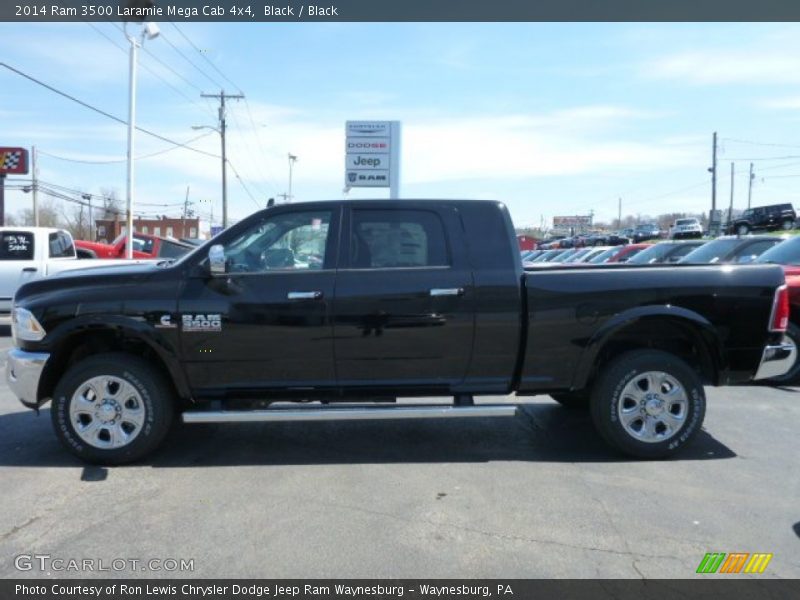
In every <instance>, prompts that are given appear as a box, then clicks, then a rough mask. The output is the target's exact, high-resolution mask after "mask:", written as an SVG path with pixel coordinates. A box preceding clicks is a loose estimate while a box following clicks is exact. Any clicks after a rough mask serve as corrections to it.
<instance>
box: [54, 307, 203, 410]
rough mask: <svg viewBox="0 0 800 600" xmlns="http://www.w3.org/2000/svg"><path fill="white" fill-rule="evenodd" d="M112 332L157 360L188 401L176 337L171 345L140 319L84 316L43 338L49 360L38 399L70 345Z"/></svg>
mask: <svg viewBox="0 0 800 600" xmlns="http://www.w3.org/2000/svg"><path fill="white" fill-rule="evenodd" d="M108 332H111V333H113V334H114V335H115V336H119V337H121V338H123V339H129V340H130V339H133V340H137V341H139V342H142V343H143V344H145V345H146V346H147V347H148V348H149V349H150V350H152V351H153V353H154V354H155V355H156V356H157V357H158V359H159V360H160V361H161V363H162V365H163V366H164V368H165V369H166V371H167V372H168V374H169V377H170V378H171V380H172V382H173V384H174V385H175V389H176V391H177V392H178V395H179V396H180V397H181V398H189V397H190V396H191V392H190V389H189V385H188V382H187V380H186V376H185V374H184V372H183V369H182V367H181V363H180V353H179V348H178V347H177V344H178V340H177V338H176V340H175V342H174V343H173V342H172V341H171V340H169V339H167V337H166V336H164V335H159V332H158V330H156V329H154V328H153V327H152V326H151V325H150V324H148V323H147V322H145V321H144V320H143V319H142V318H134V317H126V316H121V315H98V314H93V315H85V316H78V317H75V318H73V319H69V320H68V321H66V322H64V323H61V324H59V325H58V326H57V327H56V328H55V329H53V330H52V331H50V332H49V333H48V335H47V347H48V350H49V351H50V354H51V357H52V360H51V361H48V364H47V366H46V367H45V372H44V373H43V375H42V380H41V381H40V384H39V397H40V398H41V397H42V391H43V389H42V388H43V387H46V386H48V385H54V382H53V381H52V378H53V377H60V373H57V374H56V373H52V372H51V373H50V377H49V378H48V370H50V371H59V370H61V371H63V368H64V366H65V365H64V364H61V361H59V357H63V356H65V355H66V354H68V353H69V351H70V349H71V348H70V346H71V345H74V344H75V343H76V342H78V341H79V340H81V339H86V338H87V337H90V336H91V335H92V334H93V333H97V334H98V335H102V334H107V333H108Z"/></svg>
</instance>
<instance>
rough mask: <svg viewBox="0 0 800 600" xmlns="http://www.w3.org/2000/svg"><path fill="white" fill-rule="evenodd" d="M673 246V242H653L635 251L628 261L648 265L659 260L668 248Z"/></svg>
mask: <svg viewBox="0 0 800 600" xmlns="http://www.w3.org/2000/svg"><path fill="white" fill-rule="evenodd" d="M674 246H675V244H654V245H652V246H650V247H649V248H646V249H644V250H642V251H641V252H639V253H637V254H636V256H633V257H631V259H630V260H629V261H628V262H629V263H631V264H634V265H649V264H651V263H657V262H661V260H662V259H663V258H664V257H665V256H666V255H667V252H669V250H670V248H673V247H674Z"/></svg>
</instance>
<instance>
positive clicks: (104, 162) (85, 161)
mask: <svg viewBox="0 0 800 600" xmlns="http://www.w3.org/2000/svg"><path fill="white" fill-rule="evenodd" d="M212 133H214V132H213V131H209V132H208V133H204V134H202V135H198V136H197V137H193V138H192V139H190V140H186V142H184V143H185V144H191V143H192V142H196V141H197V140H200V139H202V138H204V137H208V136H209V135H211V134H212ZM177 149H178V147H177V146H173V147H171V148H165V149H164V150H159V151H157V152H151V153H150V154H142V155H141V156H134V157H133V160H142V159H145V158H152V157H154V156H159V155H161V154H166V153H167V152H172V151H173V150H177ZM36 152H37V153H38V154H43V155H45V156H49V157H50V158H55V159H57V160H63V161H65V162H72V163H81V164H87V165H113V164H120V163H124V162H127V160H128V159H127V158H115V159H113V160H88V159H80V158H69V157H66V156H59V155H58V154H51V153H50V152H45V151H44V150H39V149H37V150H36Z"/></svg>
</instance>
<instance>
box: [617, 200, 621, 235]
mask: <svg viewBox="0 0 800 600" xmlns="http://www.w3.org/2000/svg"><path fill="white" fill-rule="evenodd" d="M617 229H622V196H620V198H619V202H618V203H617Z"/></svg>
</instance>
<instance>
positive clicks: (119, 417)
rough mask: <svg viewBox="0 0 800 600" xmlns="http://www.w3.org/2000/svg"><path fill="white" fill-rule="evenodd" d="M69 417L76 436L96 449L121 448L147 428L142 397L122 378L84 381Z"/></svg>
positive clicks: (73, 396) (74, 396) (93, 378)
mask: <svg viewBox="0 0 800 600" xmlns="http://www.w3.org/2000/svg"><path fill="white" fill-rule="evenodd" d="M69 416H70V422H71V423H72V427H73V429H74V430H75V433H77V434H78V437H80V438H81V439H82V440H83V441H84V442H86V443H87V444H89V445H90V446H93V447H94V448H101V449H104V450H107V449H114V448H122V447H124V446H127V445H128V444H130V443H131V442H133V440H135V439H136V438H137V436H138V435H139V433H141V431H142V428H143V427H144V420H145V406H144V402H143V400H142V396H141V394H139V392H138V390H137V389H136V388H135V387H133V386H132V385H131V384H130V383H128V382H127V381H125V380H124V379H122V378H120V377H114V376H112V375H102V376H99V377H92V378H91V379H88V380H87V381H84V382H83V383H82V384H81V385H79V386H78V388H77V389H76V390H75V393H74V394H73V395H72V401H71V402H70V405H69Z"/></svg>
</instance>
